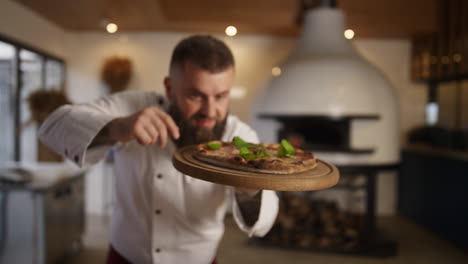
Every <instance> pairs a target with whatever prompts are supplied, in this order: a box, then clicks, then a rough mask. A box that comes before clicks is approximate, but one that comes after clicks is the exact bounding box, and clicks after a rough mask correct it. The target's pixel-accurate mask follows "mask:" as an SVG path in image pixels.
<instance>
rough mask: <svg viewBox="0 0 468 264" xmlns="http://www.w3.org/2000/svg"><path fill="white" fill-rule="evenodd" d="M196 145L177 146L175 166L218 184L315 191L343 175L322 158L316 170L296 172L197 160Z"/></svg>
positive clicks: (264, 188)
mask: <svg viewBox="0 0 468 264" xmlns="http://www.w3.org/2000/svg"><path fill="white" fill-rule="evenodd" d="M194 147H195V146H187V147H183V148H180V149H178V150H177V151H176V152H175V154H174V156H173V157H172V163H173V164H174V167H175V168H176V169H177V170H178V171H180V172H182V173H184V174H187V175H189V176H192V177H195V178H197V179H201V180H205V181H209V182H214V183H218V184H224V185H231V186H236V187H244V188H252V189H263V190H275V191H312V190H322V189H326V188H330V187H332V186H334V185H335V184H336V183H338V179H339V176H340V173H339V171H338V169H337V168H336V167H335V166H334V165H333V164H330V163H328V162H326V161H323V160H319V159H317V167H315V168H314V169H311V170H308V171H304V172H300V173H293V174H270V173H255V172H249V171H241V170H234V169H229V168H223V167H219V166H214V165H211V164H208V163H204V162H202V161H199V160H197V159H195V158H194V157H193V155H192V153H193V148H194Z"/></svg>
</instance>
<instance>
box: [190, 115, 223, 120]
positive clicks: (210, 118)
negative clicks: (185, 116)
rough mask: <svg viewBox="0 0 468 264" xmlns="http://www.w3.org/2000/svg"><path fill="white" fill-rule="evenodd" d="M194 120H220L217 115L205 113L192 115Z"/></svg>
mask: <svg viewBox="0 0 468 264" xmlns="http://www.w3.org/2000/svg"><path fill="white" fill-rule="evenodd" d="M190 119H192V120H213V121H218V120H217V119H216V118H215V117H209V116H207V115H205V114H195V115H194V116H192V117H190Z"/></svg>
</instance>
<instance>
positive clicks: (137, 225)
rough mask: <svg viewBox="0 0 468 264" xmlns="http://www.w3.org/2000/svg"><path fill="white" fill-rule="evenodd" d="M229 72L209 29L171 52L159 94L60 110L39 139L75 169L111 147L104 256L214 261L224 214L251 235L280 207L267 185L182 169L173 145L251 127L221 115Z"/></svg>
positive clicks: (127, 95)
mask: <svg viewBox="0 0 468 264" xmlns="http://www.w3.org/2000/svg"><path fill="white" fill-rule="evenodd" d="M233 78H234V59H233V56H232V53H231V51H230V50H229V48H228V47H227V46H226V45H225V44H224V43H223V42H222V41H220V40H218V39H215V38H213V37H211V36H192V37H188V38H186V39H183V40H182V41H181V42H179V44H178V45H177V46H176V48H175V49H174V52H173V54H172V58H171V62H170V67H169V76H168V77H166V78H165V79H164V86H165V89H166V96H165V97H163V96H161V95H158V94H157V93H155V92H142V91H133V92H123V93H119V94H114V95H112V96H109V97H106V98H103V99H99V100H97V101H94V102H91V103H86V104H80V105H66V106H63V107H61V108H59V109H57V110H56V111H55V112H54V113H52V114H51V115H50V117H49V118H48V119H47V120H46V121H45V122H44V123H43V125H42V126H41V128H40V131H39V137H40V139H41V141H42V142H43V143H44V144H46V145H47V146H49V147H50V148H52V149H53V150H54V151H56V152H58V153H60V154H62V155H63V156H64V157H66V158H69V159H71V160H72V161H74V162H75V163H76V164H77V165H78V166H81V167H83V166H89V165H92V164H95V163H97V162H99V161H100V160H102V159H103V158H104V157H105V156H106V154H107V153H108V151H109V150H111V149H113V151H114V174H115V190H114V210H113V214H112V216H111V225H110V228H111V232H110V249H109V253H108V259H107V262H108V263H171V264H173V263H183V264H186V263H200V264H209V263H215V262H216V260H215V257H216V253H217V248H218V244H219V242H220V240H221V238H222V235H223V232H224V217H225V215H226V212H227V211H228V210H230V211H232V214H233V217H234V219H235V222H236V223H237V225H238V226H239V228H240V229H241V230H243V231H244V232H246V233H247V234H248V235H249V236H263V235H265V234H266V233H267V232H268V231H269V230H270V228H271V227H272V225H273V223H274V220H275V218H276V215H277V212H278V198H277V196H276V194H275V193H274V192H273V191H266V190H247V189H239V188H233V187H229V186H224V185H219V184H214V183H210V182H206V181H202V180H198V179H195V178H192V177H190V176H187V175H184V174H182V173H180V172H178V171H177V170H175V168H174V167H173V165H172V163H171V158H172V155H173V153H174V151H175V150H176V148H178V147H182V146H186V145H191V144H197V143H201V142H205V141H210V140H222V141H231V140H232V138H233V137H234V136H240V137H242V138H243V139H245V140H246V141H250V142H258V137H257V134H256V133H255V131H254V130H252V129H251V128H250V127H249V126H247V125H246V124H245V123H243V122H241V121H240V120H239V119H238V118H237V117H235V116H233V115H230V114H229V113H228V109H229V93H230V90H231V87H232V84H233Z"/></svg>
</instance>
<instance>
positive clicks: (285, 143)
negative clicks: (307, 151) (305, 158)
mask: <svg viewBox="0 0 468 264" xmlns="http://www.w3.org/2000/svg"><path fill="white" fill-rule="evenodd" d="M281 146H282V147H283V148H284V151H285V154H288V155H294V152H295V151H294V147H293V145H292V144H291V143H290V142H289V141H287V140H286V139H283V140H281Z"/></svg>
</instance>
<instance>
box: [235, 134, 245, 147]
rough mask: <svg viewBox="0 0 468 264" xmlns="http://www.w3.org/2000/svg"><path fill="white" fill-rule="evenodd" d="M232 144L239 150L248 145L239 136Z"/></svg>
mask: <svg viewBox="0 0 468 264" xmlns="http://www.w3.org/2000/svg"><path fill="white" fill-rule="evenodd" d="M232 142H233V143H234V146H236V148H239V149H240V148H242V147H244V146H246V145H247V143H246V142H245V141H244V140H243V139H242V138H240V137H237V136H236V137H234V138H233V139H232Z"/></svg>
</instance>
